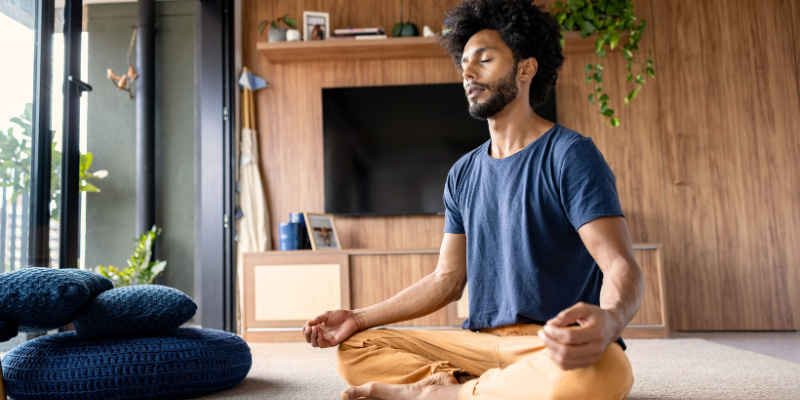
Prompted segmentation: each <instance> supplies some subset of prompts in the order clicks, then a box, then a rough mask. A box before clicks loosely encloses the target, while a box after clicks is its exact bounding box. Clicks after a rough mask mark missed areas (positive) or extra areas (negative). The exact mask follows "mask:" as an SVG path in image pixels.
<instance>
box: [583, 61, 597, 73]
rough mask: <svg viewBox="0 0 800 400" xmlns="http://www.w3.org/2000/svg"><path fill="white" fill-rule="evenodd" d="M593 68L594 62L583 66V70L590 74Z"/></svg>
mask: <svg viewBox="0 0 800 400" xmlns="http://www.w3.org/2000/svg"><path fill="white" fill-rule="evenodd" d="M593 69H594V65H592V63H589V64H586V67H584V68H583V71H584V72H586V73H587V74H588V73H589V72H592V70H593Z"/></svg>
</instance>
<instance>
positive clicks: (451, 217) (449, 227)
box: [444, 169, 464, 233]
mask: <svg viewBox="0 0 800 400" xmlns="http://www.w3.org/2000/svg"><path fill="white" fill-rule="evenodd" d="M457 188H458V182H457V181H456V178H455V174H454V173H453V170H452V169H451V170H450V173H448V174H447V181H446V182H445V184H444V233H464V222H463V220H462V219H461V209H460V208H459V207H458V200H457V199H458V195H457V193H456V190H457Z"/></svg>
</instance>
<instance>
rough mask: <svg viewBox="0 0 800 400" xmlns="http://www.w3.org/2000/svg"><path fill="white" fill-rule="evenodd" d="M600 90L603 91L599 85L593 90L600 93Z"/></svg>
mask: <svg viewBox="0 0 800 400" xmlns="http://www.w3.org/2000/svg"><path fill="white" fill-rule="evenodd" d="M602 91H603V88H600V87H599V88H597V89H595V92H597V93H600V92H602Z"/></svg>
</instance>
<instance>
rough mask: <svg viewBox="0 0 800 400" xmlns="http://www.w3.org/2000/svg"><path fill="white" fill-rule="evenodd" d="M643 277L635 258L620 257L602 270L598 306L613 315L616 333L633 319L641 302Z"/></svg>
mask: <svg viewBox="0 0 800 400" xmlns="http://www.w3.org/2000/svg"><path fill="white" fill-rule="evenodd" d="M643 294H644V279H643V277H642V272H641V270H640V269H639V266H638V265H637V264H636V260H632V259H631V260H626V259H624V258H622V257H620V258H617V259H615V260H614V261H612V263H611V265H610V266H609V267H608V268H606V269H604V271H603V286H602V288H601V289H600V307H601V308H603V309H605V310H608V311H609V312H611V314H612V315H613V316H614V319H615V321H616V322H617V324H618V326H617V327H616V328H617V333H618V334H619V333H622V330H623V329H625V326H627V325H628V323H629V322H630V321H631V319H633V316H634V315H636V312H637V311H638V310H639V306H640V305H641V303H642V296H643Z"/></svg>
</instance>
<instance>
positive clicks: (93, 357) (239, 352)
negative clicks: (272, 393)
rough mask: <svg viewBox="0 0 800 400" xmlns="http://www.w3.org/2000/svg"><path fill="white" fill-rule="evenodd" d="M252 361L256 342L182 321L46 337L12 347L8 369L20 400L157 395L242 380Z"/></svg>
mask: <svg viewBox="0 0 800 400" xmlns="http://www.w3.org/2000/svg"><path fill="white" fill-rule="evenodd" d="M251 365H252V356H251V353H250V348H249V347H248V346H247V344H246V343H245V342H244V341H243V340H242V339H241V338H239V337H238V336H236V335H235V334H232V333H228V332H223V331H218V330H212V329H198V328H177V329H175V330H172V331H170V332H169V333H166V334H162V335H158V336H150V337H138V338H120V339H104V340H100V339H87V338H82V337H81V336H79V335H78V334H77V333H76V332H66V333H58V334H54V335H49V336H43V337H40V338H37V339H34V340H32V341H29V342H26V343H24V344H22V345H20V346H18V347H16V348H15V349H13V350H12V351H11V352H10V353H8V354H7V355H6V356H5V357H4V358H3V373H4V375H5V382H6V390H7V391H8V394H9V396H11V397H13V398H14V399H16V400H56V399H58V400H82V399H86V400H96V399H153V400H156V399H184V398H190V397H196V396H199V395H202V394H205V393H210V392H214V391H217V390H221V389H225V388H228V387H231V386H234V385H236V384H237V383H239V382H241V381H242V380H243V379H244V378H245V377H246V376H247V373H248V372H249V371H250V367H251Z"/></svg>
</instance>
